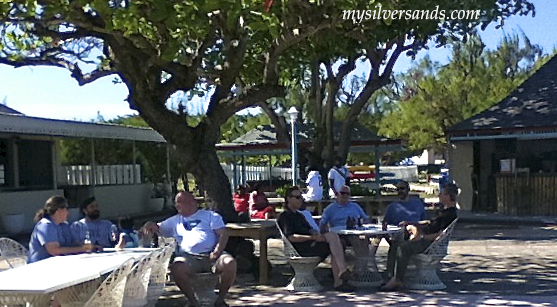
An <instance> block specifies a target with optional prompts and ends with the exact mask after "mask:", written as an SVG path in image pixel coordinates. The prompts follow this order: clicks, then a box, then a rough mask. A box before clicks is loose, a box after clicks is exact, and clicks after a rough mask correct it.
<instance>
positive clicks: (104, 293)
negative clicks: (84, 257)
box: [54, 259, 134, 307]
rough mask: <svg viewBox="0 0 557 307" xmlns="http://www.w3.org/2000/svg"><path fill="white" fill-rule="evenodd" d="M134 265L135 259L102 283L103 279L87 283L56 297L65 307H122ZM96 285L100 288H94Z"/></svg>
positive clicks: (58, 293) (55, 294) (62, 292)
mask: <svg viewBox="0 0 557 307" xmlns="http://www.w3.org/2000/svg"><path fill="white" fill-rule="evenodd" d="M133 263H134V260H133V259H129V260H127V261H126V262H124V263H123V264H122V265H121V266H120V267H118V268H117V269H115V270H114V271H112V273H110V274H109V275H108V277H106V278H105V279H104V281H102V282H100V281H101V280H102V278H100V279H96V280H93V281H89V282H85V283H82V284H79V285H76V286H73V287H70V288H65V289H62V290H60V291H57V292H55V293H54V296H55V297H56V298H57V299H58V300H59V301H60V304H61V305H62V306H63V307H78V306H79V307H104V306H107V307H121V306H122V301H123V299H124V290H125V287H126V281H127V279H128V275H129V274H130V272H131V270H132V266H133ZM95 284H97V285H98V286H97V287H96V288H93V287H94V285H95ZM91 289H95V290H94V291H91ZM91 292H92V293H91Z"/></svg>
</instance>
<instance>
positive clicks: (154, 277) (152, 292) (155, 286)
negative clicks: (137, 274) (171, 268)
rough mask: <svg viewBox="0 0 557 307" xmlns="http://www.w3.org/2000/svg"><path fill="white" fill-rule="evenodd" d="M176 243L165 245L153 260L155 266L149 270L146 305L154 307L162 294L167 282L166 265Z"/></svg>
mask: <svg viewBox="0 0 557 307" xmlns="http://www.w3.org/2000/svg"><path fill="white" fill-rule="evenodd" d="M175 248H176V243H170V244H168V245H166V246H165V247H164V248H163V249H162V251H161V253H160V254H159V256H158V257H157V258H155V265H154V266H153V268H152V269H151V277H150V278H149V287H148V288H147V305H146V306H155V304H156V303H157V301H158V300H159V297H160V296H161V294H162V293H163V292H164V287H165V286H166V281H167V277H166V275H167V272H168V263H169V262H170V257H171V256H172V254H173V253H174V250H175Z"/></svg>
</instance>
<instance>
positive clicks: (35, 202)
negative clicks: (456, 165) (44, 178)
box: [0, 189, 64, 233]
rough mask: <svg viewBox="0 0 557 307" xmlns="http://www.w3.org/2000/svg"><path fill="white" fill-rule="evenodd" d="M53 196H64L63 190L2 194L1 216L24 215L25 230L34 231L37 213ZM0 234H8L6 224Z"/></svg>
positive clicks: (0, 226)
mask: <svg viewBox="0 0 557 307" xmlns="http://www.w3.org/2000/svg"><path fill="white" fill-rule="evenodd" d="M53 195H64V191H63V190H60V189H58V190H41V191H21V192H2V193H1V194H0V216H5V215H8V214H23V215H24V217H23V221H24V222H23V230H24V231H29V230H32V229H33V226H34V225H35V222H34V221H33V218H34V217H35V213H36V212H37V211H38V210H39V209H40V208H42V207H44V204H45V202H46V200H47V199H48V198H49V197H51V196H53ZM0 223H1V224H2V225H0V233H6V232H7V231H6V230H5V229H6V225H4V223H5V222H1V221H0Z"/></svg>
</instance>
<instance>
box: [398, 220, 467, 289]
mask: <svg viewBox="0 0 557 307" xmlns="http://www.w3.org/2000/svg"><path fill="white" fill-rule="evenodd" d="M457 221H458V218H457V219H455V220H454V221H452V223H451V224H449V226H447V228H445V230H443V232H441V234H440V235H439V236H438V237H437V238H436V239H435V241H433V243H431V245H430V246H429V247H428V248H427V249H426V250H425V251H424V252H423V253H421V254H417V255H414V256H412V258H411V259H410V263H412V264H414V265H415V272H414V274H412V272H411V271H409V272H408V277H407V278H406V280H405V282H404V285H405V287H406V288H408V289H412V290H441V289H445V288H446V287H447V286H445V284H444V283H443V282H442V281H441V279H440V278H439V276H437V269H438V267H439V265H440V264H441V260H443V258H445V256H447V253H448V249H449V239H450V238H451V234H452V232H453V229H454V227H455V225H456V222H457Z"/></svg>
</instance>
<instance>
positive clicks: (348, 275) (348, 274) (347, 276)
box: [339, 270, 352, 281]
mask: <svg viewBox="0 0 557 307" xmlns="http://www.w3.org/2000/svg"><path fill="white" fill-rule="evenodd" d="M339 278H340V279H342V280H343V281H348V280H350V278H352V273H351V272H350V271H348V270H346V271H344V272H342V274H340V276H339Z"/></svg>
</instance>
